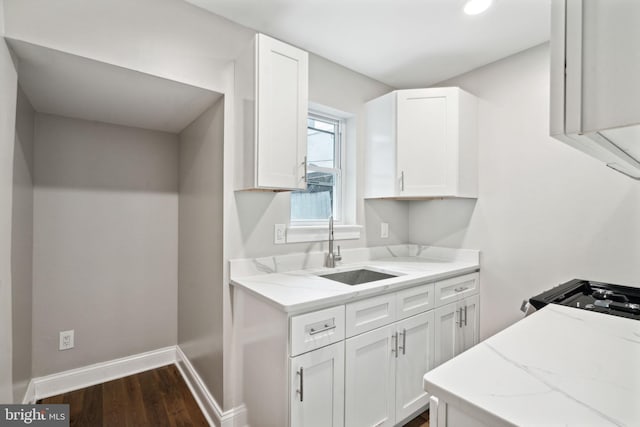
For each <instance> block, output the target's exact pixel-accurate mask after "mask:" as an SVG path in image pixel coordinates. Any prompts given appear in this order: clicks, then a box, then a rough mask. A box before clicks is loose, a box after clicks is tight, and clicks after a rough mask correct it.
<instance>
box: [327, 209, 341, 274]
mask: <svg viewBox="0 0 640 427" xmlns="http://www.w3.org/2000/svg"><path fill="white" fill-rule="evenodd" d="M336 261H342V255H340V245H338V253H337V254H334V253H333V215H332V216H330V217H329V253H328V254H327V258H326V259H325V263H324V266H325V267H329V268H334V267H335V266H336Z"/></svg>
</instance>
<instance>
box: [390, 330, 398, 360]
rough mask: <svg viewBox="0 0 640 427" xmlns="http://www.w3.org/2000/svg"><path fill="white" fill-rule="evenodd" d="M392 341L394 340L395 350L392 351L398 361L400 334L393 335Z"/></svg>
mask: <svg viewBox="0 0 640 427" xmlns="http://www.w3.org/2000/svg"><path fill="white" fill-rule="evenodd" d="M391 339H392V340H393V348H392V349H391V353H395V355H396V359H397V358H398V333H397V332H396V333H394V334H393V335H391Z"/></svg>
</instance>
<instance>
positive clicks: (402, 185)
mask: <svg viewBox="0 0 640 427" xmlns="http://www.w3.org/2000/svg"><path fill="white" fill-rule="evenodd" d="M400 191H404V171H402V172H400Z"/></svg>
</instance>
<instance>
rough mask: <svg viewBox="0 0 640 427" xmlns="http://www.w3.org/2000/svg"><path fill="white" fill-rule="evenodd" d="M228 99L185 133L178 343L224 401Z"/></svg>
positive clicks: (209, 385) (209, 110)
mask: <svg viewBox="0 0 640 427" xmlns="http://www.w3.org/2000/svg"><path fill="white" fill-rule="evenodd" d="M223 136H224V99H221V100H219V101H218V102H217V103H216V104H214V105H213V106H212V107H211V108H209V109H208V110H207V111H205V112H204V113H203V114H202V115H201V116H200V117H199V118H197V119H196V120H195V121H194V122H193V123H191V124H190V125H189V126H188V127H187V128H186V129H185V130H183V131H182V132H181V133H180V193H179V228H178V230H179V233H178V234H179V238H178V239H179V240H178V241H179V247H178V260H179V261H178V344H179V345H180V348H181V349H182V351H183V352H184V354H185V355H186V356H187V357H188V358H189V360H190V362H191V364H192V365H193V366H194V368H195V369H196V370H197V371H198V374H199V375H200V377H201V378H202V380H203V381H204V382H205V384H206V385H207V387H208V388H209V391H211V393H212V394H213V397H214V398H215V399H216V401H217V402H218V403H219V404H222V402H223V376H224V362H223V289H224V284H223V265H224V262H223V253H222V248H223V238H222V233H223V229H222V227H223V223H222V214H223V204H222V201H223V194H222V192H223V181H222V178H223V148H224V145H223V142H224V141H223Z"/></svg>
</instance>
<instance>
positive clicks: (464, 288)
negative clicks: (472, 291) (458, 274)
mask: <svg viewBox="0 0 640 427" xmlns="http://www.w3.org/2000/svg"><path fill="white" fill-rule="evenodd" d="M467 289H469V287H468V286H460V287H459V288H455V289H454V290H453V291H454V292H462V291H466V290H467Z"/></svg>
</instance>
